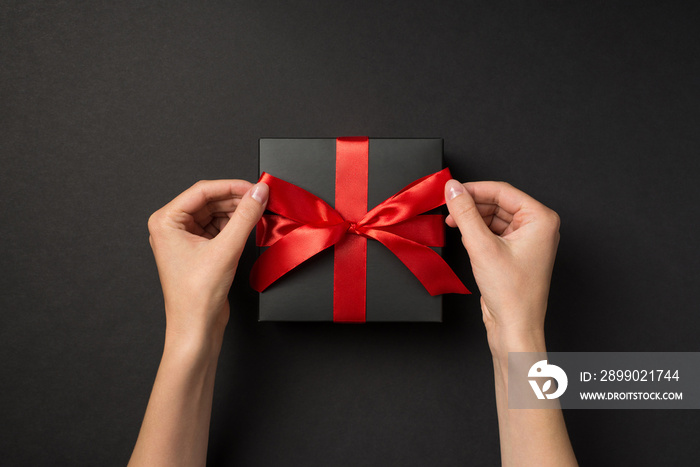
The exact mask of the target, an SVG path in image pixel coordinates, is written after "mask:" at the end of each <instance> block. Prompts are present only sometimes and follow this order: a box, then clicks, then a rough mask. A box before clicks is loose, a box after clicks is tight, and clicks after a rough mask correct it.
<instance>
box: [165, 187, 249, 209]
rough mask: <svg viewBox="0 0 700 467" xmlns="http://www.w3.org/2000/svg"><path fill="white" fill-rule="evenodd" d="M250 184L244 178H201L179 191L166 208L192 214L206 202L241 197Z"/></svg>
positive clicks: (203, 206)
mask: <svg viewBox="0 0 700 467" xmlns="http://www.w3.org/2000/svg"><path fill="white" fill-rule="evenodd" d="M251 186H253V184H252V183H250V182H248V181H246V180H201V181H199V182H197V183H195V184H194V185H192V186H191V187H190V188H188V189H187V190H185V191H183V192H182V193H180V195H178V196H177V197H176V198H175V199H174V200H172V201H171V202H170V203H168V204H167V205H166V208H167V209H168V210H169V211H175V212H178V211H179V212H184V213H187V214H190V215H193V214H196V213H199V211H201V210H202V209H204V208H205V206H206V205H207V204H208V203H211V202H214V201H219V200H224V199H230V198H235V197H241V196H242V195H243V194H244V193H245V192H246V191H248V190H249V189H250V187H251Z"/></svg>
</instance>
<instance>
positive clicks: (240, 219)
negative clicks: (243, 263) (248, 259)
mask: <svg viewBox="0 0 700 467" xmlns="http://www.w3.org/2000/svg"><path fill="white" fill-rule="evenodd" d="M269 195H270V188H269V187H268V186H267V185H266V184H265V183H257V184H255V185H253V186H252V187H251V188H250V189H249V190H248V191H247V192H246V193H245V194H244V195H243V198H242V199H241V202H240V203H239V204H238V206H237V207H236V210H235V211H233V214H232V215H231V218H230V219H229V221H228V223H227V224H226V226H225V227H224V228H223V230H221V232H220V233H219V235H217V236H216V238H215V240H219V241H221V242H222V243H224V244H225V245H226V248H227V249H228V250H229V251H233V252H235V258H236V260H238V258H239V257H240V254H241V252H242V251H243V247H244V246H245V243H246V240H248V236H249V235H250V232H251V231H252V230H253V227H255V224H257V223H258V221H259V220H260V218H261V217H262V215H263V213H264V212H265V206H266V205H267V199H268V197H269Z"/></svg>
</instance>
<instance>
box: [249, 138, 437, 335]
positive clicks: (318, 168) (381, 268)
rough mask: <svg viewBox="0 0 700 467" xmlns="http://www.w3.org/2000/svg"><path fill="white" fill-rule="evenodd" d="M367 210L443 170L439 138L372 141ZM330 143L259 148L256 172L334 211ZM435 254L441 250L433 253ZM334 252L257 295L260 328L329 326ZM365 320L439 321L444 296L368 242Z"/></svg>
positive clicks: (281, 141) (271, 142)
mask: <svg viewBox="0 0 700 467" xmlns="http://www.w3.org/2000/svg"><path fill="white" fill-rule="evenodd" d="M368 147H369V151H368V156H367V157H368V173H367V178H368V180H367V210H368V211H369V210H371V209H373V208H374V207H376V206H377V205H378V204H379V203H381V202H383V201H384V200H386V199H388V198H389V197H391V196H393V195H395V194H396V193H398V192H399V191H400V190H402V189H403V188H404V187H406V186H407V185H408V184H410V183H413V182H414V181H415V180H418V179H419V178H422V177H425V176H427V175H430V174H433V173H435V172H438V171H440V170H442V169H443V164H442V159H443V157H442V140H441V139H439V138H424V139H416V138H405V139H390V138H370V139H369V143H368ZM335 157H336V142H335V139H334V138H319V139H313V138H312V139H308V138H307V139H288V138H264V139H261V140H260V169H259V170H260V172H261V173H262V172H267V173H269V174H270V175H274V176H275V177H278V178H281V179H283V180H285V181H287V182H290V183H293V184H295V185H297V186H299V187H301V188H303V189H305V190H307V191H309V192H311V193H312V194H314V195H316V196H318V197H320V198H321V199H323V200H324V201H326V202H327V203H328V204H329V205H330V206H334V205H335V180H336V173H335V168H336V165H335ZM435 250H436V251H437V252H438V253H441V250H442V249H441V248H436V249H435ZM333 255H334V249H333V248H329V249H327V250H325V251H323V252H321V253H319V254H318V255H316V257H314V258H312V259H311V260H310V261H306V262H304V263H303V264H300V265H299V266H297V267H296V268H294V269H293V270H292V271H290V272H289V273H288V274H286V275H285V276H283V277H281V278H280V279H279V280H277V281H276V282H275V283H273V284H272V285H271V286H270V287H269V288H267V289H266V290H265V291H264V292H263V293H262V294H260V295H259V299H258V303H259V314H258V316H259V318H260V320H261V321H333V285H334V283H333V268H334V259H333ZM366 268H367V294H366V297H367V298H366V300H367V301H366V307H367V308H366V320H367V321H368V322H370V321H375V322H376V321H379V322H382V321H414V322H415V321H432V322H436V321H437V322H439V321H442V296H441V295H437V296H434V297H431V296H430V294H429V293H428V292H427V291H426V290H425V288H424V287H423V285H422V284H421V283H420V281H418V279H417V278H416V277H415V276H414V275H413V274H412V273H411V271H410V270H409V269H408V268H407V267H406V266H404V265H403V263H401V261H400V260H399V259H398V258H397V257H396V256H394V255H393V253H391V251H389V250H388V249H387V248H386V247H385V246H384V245H382V244H380V243H379V242H377V241H374V240H371V239H370V240H368V242H367V262H366Z"/></svg>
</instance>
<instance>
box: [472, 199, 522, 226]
mask: <svg viewBox="0 0 700 467" xmlns="http://www.w3.org/2000/svg"><path fill="white" fill-rule="evenodd" d="M476 208H477V209H478V210H479V214H481V217H483V218H486V217H488V216H494V217H498V218H500V219H503V220H504V221H505V222H511V221H512V220H513V214H511V213H509V212H508V211H506V210H505V209H503V208H502V207H500V206H499V205H497V204H481V203H476Z"/></svg>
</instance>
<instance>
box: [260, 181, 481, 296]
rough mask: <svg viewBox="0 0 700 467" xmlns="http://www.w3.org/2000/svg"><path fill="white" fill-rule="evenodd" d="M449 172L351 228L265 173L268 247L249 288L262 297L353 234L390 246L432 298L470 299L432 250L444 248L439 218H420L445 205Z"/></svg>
mask: <svg viewBox="0 0 700 467" xmlns="http://www.w3.org/2000/svg"><path fill="white" fill-rule="evenodd" d="M450 178H452V177H451V175H450V171H449V169H443V170H441V171H440V172H436V173H434V174H432V175H428V176H426V177H423V178H421V179H419V180H416V181H415V182H413V183H411V184H410V185H408V186H407V187H405V188H404V189H403V190H401V191H399V192H398V193H396V194H395V195H394V196H392V197H390V198H389V199H387V200H386V201H384V202H382V203H380V204H379V205H377V206H376V207H375V208H374V209H372V210H371V211H369V212H368V213H367V214H366V215H364V216H363V217H362V219H360V220H359V221H356V222H351V221H348V220H345V219H343V217H342V216H341V215H340V213H338V211H336V210H335V209H333V208H332V207H331V206H329V205H328V204H327V203H326V202H325V201H323V200H322V199H320V198H318V197H317V196H315V195H313V194H311V193H309V192H308V191H306V190H304V189H302V188H300V187H298V186H296V185H293V184H291V183H289V182H285V181H284V180H281V179H279V178H276V177H273V176H272V175H270V174H267V173H263V174H262V176H261V177H260V181H261V182H265V183H267V185H268V186H269V187H270V198H269V201H268V205H267V209H268V210H270V211H272V212H274V213H277V214H279V215H265V216H263V219H262V220H261V221H260V223H259V224H258V231H257V244H258V246H269V248H268V249H267V250H265V251H264V252H263V253H262V254H261V255H260V257H259V258H258V261H257V262H256V263H255V264H254V265H253V269H252V271H251V276H250V280H251V285H252V286H253V288H254V289H255V290H257V291H258V292H262V291H263V290H265V289H266V288H267V287H269V286H270V285H271V284H272V283H273V282H275V281H276V280H277V279H279V278H280V277H282V276H283V275H285V274H287V273H288V272H289V271H291V270H292V269H294V268H295V267H297V266H299V265H300V264H301V263H303V262H304V261H306V260H308V259H309V258H311V257H312V256H314V255H316V254H318V253H320V252H321V251H323V250H325V249H327V248H330V247H331V246H333V245H335V244H337V243H338V242H340V241H341V240H342V239H343V237H344V236H345V235H346V234H348V233H350V234H354V235H359V236H362V237H366V238H368V239H374V240H377V241H378V242H380V243H381V244H383V245H384V246H386V247H387V248H388V249H389V250H391V252H392V253H393V254H394V255H396V256H397V257H398V258H399V259H400V260H401V262H402V263H403V264H404V265H406V267H408V268H409V269H410V270H411V272H412V273H413V275H414V276H416V278H418V280H419V281H420V282H421V284H423V286H424V287H425V288H426V290H427V291H428V292H429V293H430V295H439V294H443V293H463V294H464V293H470V292H469V290H467V288H466V287H465V286H464V284H462V282H461V281H460V280H459V278H458V277H457V276H456V275H455V273H454V271H452V269H450V267H449V266H448V265H447V263H445V261H444V260H443V259H442V257H441V256H440V255H439V254H437V253H436V252H435V251H434V250H433V249H432V248H430V247H440V246H443V245H444V236H443V234H444V231H443V229H444V222H443V216H441V215H420V214H422V213H424V212H426V211H430V210H433V209H435V208H438V207H440V206H442V205H443V204H444V203H445V197H444V194H443V193H444V186H445V183H446V182H447V181H448V180H449V179H450Z"/></svg>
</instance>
